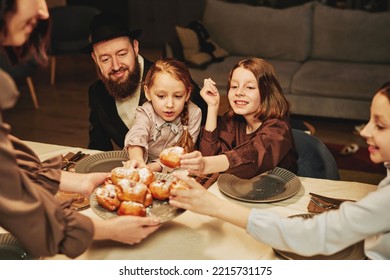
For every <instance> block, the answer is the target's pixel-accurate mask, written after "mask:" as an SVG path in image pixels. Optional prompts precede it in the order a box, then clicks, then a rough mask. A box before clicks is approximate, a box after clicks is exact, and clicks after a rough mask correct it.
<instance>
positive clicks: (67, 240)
mask: <svg viewBox="0 0 390 280" xmlns="http://www.w3.org/2000/svg"><path fill="white" fill-rule="evenodd" d="M0 117H1V116H0ZM0 121H1V120H0ZM8 133H9V126H8V125H6V124H4V123H1V122H0V161H1V164H0V226H1V227H3V228H4V229H5V230H7V231H9V232H11V233H12V234H13V235H14V236H15V237H17V238H18V239H19V240H20V241H21V242H22V243H23V245H24V246H25V247H26V248H27V250H29V251H30V252H31V253H32V254H34V255H37V256H51V255H55V254H58V253H60V254H65V255H67V256H69V257H71V258H74V257H77V256H78V255H80V254H81V253H83V252H84V251H85V250H86V248H87V247H88V246H89V244H90V242H91V241H92V237H93V231H94V229H93V224H92V221H91V220H90V219H89V218H87V217H86V216H83V215H81V214H79V213H77V212H75V211H73V210H71V209H70V208H69V206H70V205H69V203H68V204H60V203H59V202H58V201H57V200H56V199H55V198H54V195H53V193H55V192H56V191H57V190H58V187H59V182H60V175H61V173H60V170H59V166H60V164H61V158H60V157H58V158H55V159H52V160H50V161H49V162H48V163H47V164H41V163H40V161H39V159H38V157H37V156H36V155H35V154H34V153H33V152H32V151H31V150H30V149H29V148H28V147H26V146H25V145H23V143H22V142H21V141H20V140H18V139H16V138H14V137H11V136H9V134H8Z"/></svg>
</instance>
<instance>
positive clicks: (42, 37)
mask: <svg viewBox="0 0 390 280" xmlns="http://www.w3.org/2000/svg"><path fill="white" fill-rule="evenodd" d="M16 9H17V5H16V0H0V48H3V49H4V50H5V51H6V53H7V54H8V57H9V59H10V61H11V62H12V63H14V64H16V63H18V62H19V61H20V60H22V59H28V58H31V57H33V58H34V59H35V60H36V61H37V62H38V63H40V64H42V65H45V64H46V63H47V61H48V58H47V45H48V42H49V33H50V21H49V20H38V23H37V26H36V27H35V28H34V30H33V31H32V33H31V34H30V36H29V38H28V40H27V41H26V42H25V43H24V44H23V45H22V46H18V47H11V46H5V47H3V46H2V44H3V40H4V38H5V37H6V36H7V34H8V26H7V22H6V19H5V17H6V15H8V14H12V13H16Z"/></svg>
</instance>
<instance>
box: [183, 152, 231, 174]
mask: <svg viewBox="0 0 390 280" xmlns="http://www.w3.org/2000/svg"><path fill="white" fill-rule="evenodd" d="M180 168H182V169H187V170H188V172H189V173H194V174H211V173H216V172H224V171H226V170H227V169H228V168H229V160H228V158H227V157H226V155H217V156H209V157H203V156H202V154H201V152H199V151H194V152H192V153H188V154H184V155H182V156H181V160H180Z"/></svg>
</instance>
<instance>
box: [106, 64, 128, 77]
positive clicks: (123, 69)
mask: <svg viewBox="0 0 390 280" xmlns="http://www.w3.org/2000/svg"><path fill="white" fill-rule="evenodd" d="M126 70H127V71H128V70H129V68H128V67H123V66H122V67H120V68H119V69H117V70H114V69H113V70H111V71H110V72H109V73H108V75H110V76H111V75H114V74H116V73H118V72H121V71H126Z"/></svg>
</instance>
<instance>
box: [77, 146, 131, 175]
mask: <svg viewBox="0 0 390 280" xmlns="http://www.w3.org/2000/svg"><path fill="white" fill-rule="evenodd" d="M127 160H128V157H127V154H126V152H125V151H123V150H122V151H110V152H103V153H98V154H94V155H91V156H89V157H87V158H84V159H82V160H80V161H79V162H78V163H77V164H76V166H75V167H74V168H75V172H76V173H91V172H110V171H111V170H112V169H114V168H115V167H119V166H122V165H123V162H124V161H127Z"/></svg>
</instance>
